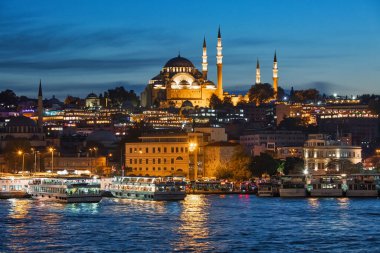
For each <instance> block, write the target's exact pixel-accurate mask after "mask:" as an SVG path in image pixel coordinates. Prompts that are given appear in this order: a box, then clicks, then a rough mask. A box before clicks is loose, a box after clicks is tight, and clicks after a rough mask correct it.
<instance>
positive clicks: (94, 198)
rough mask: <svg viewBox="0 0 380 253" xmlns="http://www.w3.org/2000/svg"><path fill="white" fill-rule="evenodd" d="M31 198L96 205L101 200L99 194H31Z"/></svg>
mask: <svg viewBox="0 0 380 253" xmlns="http://www.w3.org/2000/svg"><path fill="white" fill-rule="evenodd" d="M32 198H33V199H36V200H42V201H53V202H59V203H98V202H100V200H102V196H101V195H100V194H93V195H76V196H75V195H74V196H73V195H71V196H67V195H64V194H46V193H45V194H42V193H37V194H32Z"/></svg>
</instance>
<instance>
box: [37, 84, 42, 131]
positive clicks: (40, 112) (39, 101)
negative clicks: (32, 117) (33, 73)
mask: <svg viewBox="0 0 380 253" xmlns="http://www.w3.org/2000/svg"><path fill="white" fill-rule="evenodd" d="M42 113H43V105H42V86H41V79H40V86H39V87H38V108H37V114H38V120H37V125H38V128H39V129H40V130H41V131H42V127H43V115H42Z"/></svg>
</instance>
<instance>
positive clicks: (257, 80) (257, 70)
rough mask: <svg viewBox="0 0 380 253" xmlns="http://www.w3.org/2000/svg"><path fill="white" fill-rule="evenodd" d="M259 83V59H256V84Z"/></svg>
mask: <svg viewBox="0 0 380 253" xmlns="http://www.w3.org/2000/svg"><path fill="white" fill-rule="evenodd" d="M259 83H261V75H260V63H259V59H257V63H256V84H259Z"/></svg>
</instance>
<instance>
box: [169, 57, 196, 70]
mask: <svg viewBox="0 0 380 253" xmlns="http://www.w3.org/2000/svg"><path fill="white" fill-rule="evenodd" d="M170 67H189V68H194V64H193V63H192V62H191V61H190V60H188V59H186V58H184V57H181V56H180V55H178V56H177V57H174V58H172V59H170V60H169V61H168V62H167V63H166V64H165V66H164V68H170Z"/></svg>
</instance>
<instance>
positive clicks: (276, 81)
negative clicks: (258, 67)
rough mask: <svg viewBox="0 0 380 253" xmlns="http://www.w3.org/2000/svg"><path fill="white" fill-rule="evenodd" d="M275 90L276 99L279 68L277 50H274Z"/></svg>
mask: <svg viewBox="0 0 380 253" xmlns="http://www.w3.org/2000/svg"><path fill="white" fill-rule="evenodd" d="M273 91H274V97H275V99H277V91H278V68H277V55H276V51H274V59H273Z"/></svg>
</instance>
